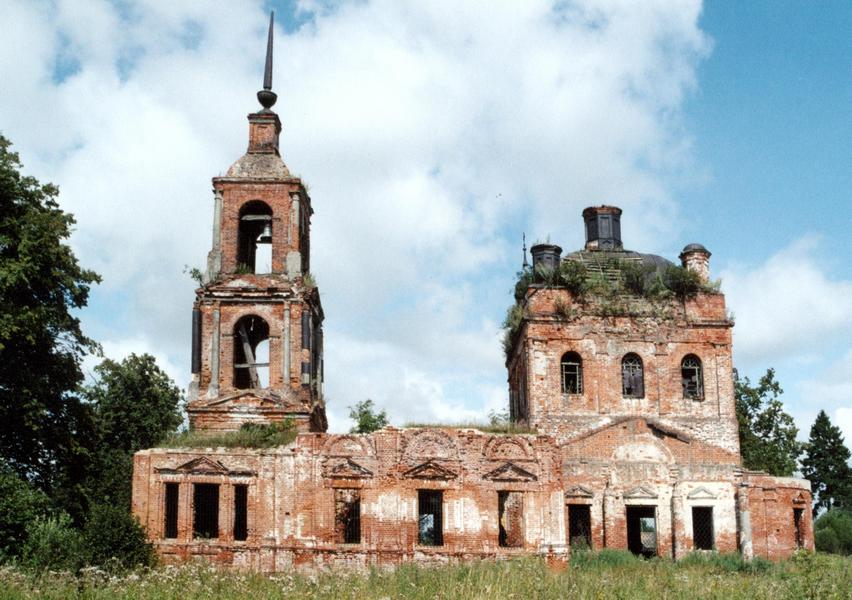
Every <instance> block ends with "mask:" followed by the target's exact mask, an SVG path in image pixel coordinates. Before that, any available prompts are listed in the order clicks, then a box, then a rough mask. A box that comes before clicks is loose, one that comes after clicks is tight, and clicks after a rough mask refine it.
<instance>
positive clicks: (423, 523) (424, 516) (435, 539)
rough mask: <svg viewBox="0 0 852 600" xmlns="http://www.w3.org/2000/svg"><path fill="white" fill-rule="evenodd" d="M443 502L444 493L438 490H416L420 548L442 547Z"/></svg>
mask: <svg viewBox="0 0 852 600" xmlns="http://www.w3.org/2000/svg"><path fill="white" fill-rule="evenodd" d="M443 502H444V493H443V492H441V491H440V490H418V491H417V507H418V510H417V512H418V524H417V525H418V535H417V541H418V543H419V544H420V545H422V546H443V545H444V532H443V516H444V515H443V510H444V509H443Z"/></svg>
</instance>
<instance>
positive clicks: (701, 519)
mask: <svg viewBox="0 0 852 600" xmlns="http://www.w3.org/2000/svg"><path fill="white" fill-rule="evenodd" d="M692 545H693V546H694V548H695V549H696V550H713V548H714V546H715V545H716V540H715V539H714V534H713V507H712V506H693V507H692Z"/></svg>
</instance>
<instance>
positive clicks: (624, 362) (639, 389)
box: [621, 352, 645, 398]
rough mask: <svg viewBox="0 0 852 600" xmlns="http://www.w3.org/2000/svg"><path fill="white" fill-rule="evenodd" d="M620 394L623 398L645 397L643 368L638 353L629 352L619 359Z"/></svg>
mask: <svg viewBox="0 0 852 600" xmlns="http://www.w3.org/2000/svg"><path fill="white" fill-rule="evenodd" d="M621 394H622V395H623V396H624V397H625V398H644V397H645V370H644V368H643V366H642V359H641V358H639V355H638V354H633V353H632V352H631V353H630V354H627V355H625V357H624V358H623V359H621Z"/></svg>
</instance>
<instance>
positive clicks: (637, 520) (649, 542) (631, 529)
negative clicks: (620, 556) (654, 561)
mask: <svg viewBox="0 0 852 600" xmlns="http://www.w3.org/2000/svg"><path fill="white" fill-rule="evenodd" d="M627 548H628V549H629V550H630V551H631V552H632V553H633V554H639V555H641V556H644V557H646V558H648V557H651V556H656V554H657V510H656V508H655V507H653V506H628V507H627Z"/></svg>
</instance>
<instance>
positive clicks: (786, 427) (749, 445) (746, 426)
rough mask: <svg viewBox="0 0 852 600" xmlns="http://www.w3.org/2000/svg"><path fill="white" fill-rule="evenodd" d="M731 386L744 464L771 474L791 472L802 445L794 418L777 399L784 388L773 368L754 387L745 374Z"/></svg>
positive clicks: (789, 474)
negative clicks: (734, 395)
mask: <svg viewBox="0 0 852 600" xmlns="http://www.w3.org/2000/svg"><path fill="white" fill-rule="evenodd" d="M734 388H735V393H736V407H737V421H738V422H739V429H740V451H741V452H742V457H743V466H745V467H746V468H748V469H754V470H757V471H766V472H767V473H769V474H771V475H779V476H785V477H789V476H791V475H793V472H794V471H795V470H796V461H797V460H798V458H799V455H800V454H801V453H802V444H801V443H800V442H798V441H796V435H797V434H798V432H799V429H798V428H797V427H796V425H795V423H794V422H793V417H791V416H790V415H789V414H787V413H786V412H784V404H783V403H782V402H781V400H780V399H779V396H781V394H783V393H784V390H782V389H781V385H780V384H779V383H778V382H777V381H776V380H775V369H767V371H766V374H765V375H763V376H762V377H761V378H760V380H759V381H758V382H757V385H755V386H753V385H752V384H751V381H750V380H749V378H748V377H744V378H742V379H740V378H737V380H736V381H735V383H734Z"/></svg>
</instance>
